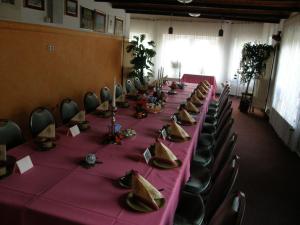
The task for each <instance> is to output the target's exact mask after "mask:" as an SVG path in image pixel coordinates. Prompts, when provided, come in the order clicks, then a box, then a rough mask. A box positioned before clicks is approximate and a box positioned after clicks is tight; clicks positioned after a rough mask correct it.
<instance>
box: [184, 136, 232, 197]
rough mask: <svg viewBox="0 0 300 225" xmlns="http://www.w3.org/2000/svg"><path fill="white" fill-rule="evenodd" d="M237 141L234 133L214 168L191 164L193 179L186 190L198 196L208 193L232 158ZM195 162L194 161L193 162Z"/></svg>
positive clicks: (224, 146) (223, 147) (227, 141)
mask: <svg viewBox="0 0 300 225" xmlns="http://www.w3.org/2000/svg"><path fill="white" fill-rule="evenodd" d="M236 141H237V134H236V133H233V134H232V135H231V137H229V138H228V139H227V140H226V142H225V143H224V144H223V146H222V148H221V150H220V153H219V154H218V156H217V158H215V160H214V163H213V165H212V168H211V169H210V168H207V167H202V166H201V165H199V163H192V164H191V168H190V171H191V177H190V179H189V181H188V182H187V183H186V185H185V190H186V191H189V192H193V193H196V194H200V193H201V194H203V193H208V191H209V190H210V187H211V186H212V185H213V184H214V182H215V180H216V178H217V177H218V175H219V174H220V172H221V170H222V169H223V168H224V167H225V165H226V163H227V162H228V161H229V160H230V159H231V158H232V154H233V152H234V149H235V145H236ZM192 162H193V161H192Z"/></svg>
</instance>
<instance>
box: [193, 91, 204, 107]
mask: <svg viewBox="0 0 300 225" xmlns="http://www.w3.org/2000/svg"><path fill="white" fill-rule="evenodd" d="M191 102H192V103H193V104H194V105H202V102H201V100H200V99H199V98H198V97H197V94H196V93H194V94H193V95H192V97H191Z"/></svg>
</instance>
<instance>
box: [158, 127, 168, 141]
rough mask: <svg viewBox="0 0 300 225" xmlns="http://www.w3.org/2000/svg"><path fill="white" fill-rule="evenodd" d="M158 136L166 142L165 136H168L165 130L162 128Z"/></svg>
mask: <svg viewBox="0 0 300 225" xmlns="http://www.w3.org/2000/svg"><path fill="white" fill-rule="evenodd" d="M160 136H161V137H162V138H163V139H164V140H166V138H167V136H168V133H167V130H166V128H163V129H161V130H160Z"/></svg>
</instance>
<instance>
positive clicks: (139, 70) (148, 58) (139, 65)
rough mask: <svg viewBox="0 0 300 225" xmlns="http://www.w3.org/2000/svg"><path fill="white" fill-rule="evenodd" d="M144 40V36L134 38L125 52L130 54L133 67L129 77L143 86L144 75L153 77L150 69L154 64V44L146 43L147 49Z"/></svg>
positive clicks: (151, 42) (152, 42)
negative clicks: (136, 78) (135, 79)
mask: <svg viewBox="0 0 300 225" xmlns="http://www.w3.org/2000/svg"><path fill="white" fill-rule="evenodd" d="M145 38H146V35H145V34H141V35H140V36H134V37H133V40H132V41H130V42H129V45H128V46H127V48H126V50H127V52H128V53H130V52H131V53H132V56H133V59H132V60H131V61H130V63H131V64H132V65H133V69H132V71H131V72H130V73H129V77H138V78H139V79H140V81H141V82H142V83H143V84H145V83H144V73H147V76H153V70H152V69H151V67H152V66H153V65H154V64H153V63H152V58H153V57H154V56H155V55H156V52H155V50H154V49H153V48H155V42H154V41H149V42H147V44H148V46H149V47H146V43H145V42H146V41H145Z"/></svg>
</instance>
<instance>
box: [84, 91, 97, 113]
mask: <svg viewBox="0 0 300 225" xmlns="http://www.w3.org/2000/svg"><path fill="white" fill-rule="evenodd" d="M83 103H84V109H85V111H86V112H87V113H90V112H93V111H95V110H96V108H97V107H98V106H99V105H100V101H99V99H98V97H97V95H96V94H95V93H94V92H90V91H89V92H87V93H86V94H85V95H84V99H83Z"/></svg>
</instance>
